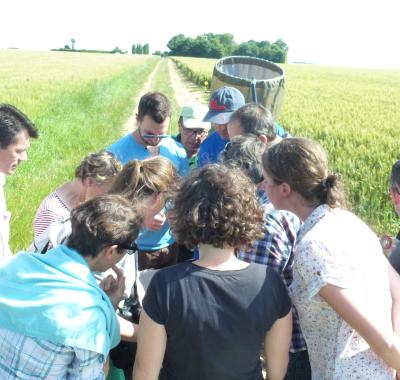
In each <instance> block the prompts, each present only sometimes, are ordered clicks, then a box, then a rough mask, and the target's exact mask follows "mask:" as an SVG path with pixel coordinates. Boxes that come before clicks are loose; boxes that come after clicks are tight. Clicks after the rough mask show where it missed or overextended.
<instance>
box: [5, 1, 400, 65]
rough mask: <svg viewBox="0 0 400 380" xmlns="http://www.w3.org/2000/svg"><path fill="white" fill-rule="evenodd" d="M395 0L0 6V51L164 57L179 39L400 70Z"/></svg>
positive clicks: (318, 61)
mask: <svg viewBox="0 0 400 380" xmlns="http://www.w3.org/2000/svg"><path fill="white" fill-rule="evenodd" d="M399 15H400V1H399V0H379V1H375V0H374V1H373V0H364V1H362V0H335V1H326V0H275V1H270V0H245V1H236V2H234V1H232V2H227V1H218V0H201V1H190V0H186V1H184V0H181V1H179V0H162V1H161V0H160V1H157V0H141V1H138V0H137V1H133V0H130V1H128V0H0V49H1V48H10V47H14V48H20V49H29V50H49V49H51V48H60V47H63V46H64V45H66V44H70V39H71V38H74V39H75V40H76V43H75V47H76V48H77V49H104V50H111V49H113V48H114V47H116V46H118V47H119V48H121V49H123V50H128V51H130V48H131V46H132V44H137V43H141V44H144V43H148V44H149V45H150V52H154V51H155V50H161V51H165V50H167V43H168V41H169V40H170V39H171V38H172V37H173V36H175V35H177V34H184V35H185V36H186V37H196V36H198V35H200V34H203V33H215V34H219V33H232V34H233V36H234V40H235V42H237V43H240V42H243V41H248V40H250V39H253V40H256V41H262V40H268V41H270V42H275V41H276V40H277V39H282V40H283V41H284V42H285V43H286V44H287V45H288V46H289V53H288V62H289V63H291V62H307V63H316V64H321V65H328V66H349V67H372V68H394V69H400V49H399V46H400V42H399V39H400V22H399V21H398V18H399Z"/></svg>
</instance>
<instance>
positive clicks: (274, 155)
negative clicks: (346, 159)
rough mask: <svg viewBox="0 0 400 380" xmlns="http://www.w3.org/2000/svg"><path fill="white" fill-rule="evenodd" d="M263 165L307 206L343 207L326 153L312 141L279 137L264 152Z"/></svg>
mask: <svg viewBox="0 0 400 380" xmlns="http://www.w3.org/2000/svg"><path fill="white" fill-rule="evenodd" d="M263 167H264V170H265V171H266V173H267V174H268V175H269V176H270V177H271V178H272V179H273V181H274V182H275V183H276V184H281V183H283V182H286V183H287V184H289V185H290V187H291V188H292V189H293V190H294V191H296V192H297V193H299V194H300V195H301V196H302V197H303V198H304V199H305V200H306V201H307V202H308V204H309V206H312V207H316V206H319V205H322V204H327V205H328V206H330V207H346V206H347V201H346V196H345V193H344V191H343V188H342V186H341V183H340V177H339V175H338V174H336V173H331V174H329V173H328V159H327V156H326V152H325V150H324V149H323V148H322V146H321V145H320V144H318V143H317V142H316V141H313V140H311V139H306V138H300V137H299V138H294V137H290V138H286V139H283V140H281V141H280V142H279V143H277V144H274V145H272V146H271V147H270V148H268V149H267V150H266V151H265V153H264V155H263Z"/></svg>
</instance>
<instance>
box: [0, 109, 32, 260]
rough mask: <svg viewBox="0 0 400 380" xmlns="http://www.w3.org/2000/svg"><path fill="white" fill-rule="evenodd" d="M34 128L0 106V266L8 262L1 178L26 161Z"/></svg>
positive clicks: (6, 214) (14, 111) (7, 215)
mask: <svg viewBox="0 0 400 380" xmlns="http://www.w3.org/2000/svg"><path fill="white" fill-rule="evenodd" d="M37 137H38V131H37V129H36V127H35V125H34V124H33V123H32V122H31V121H30V120H29V119H28V117H27V116H26V115H25V114H23V113H22V112H21V111H20V110H19V109H17V108H16V107H14V106H12V105H10V104H3V103H1V104H0V265H2V264H4V263H6V262H8V261H9V260H10V259H11V257H12V253H11V250H10V247H9V244H8V243H9V235H10V217H11V213H10V212H9V211H7V206H6V202H5V197H4V184H5V177H6V176H7V175H9V174H12V173H14V171H15V170H16V169H17V167H18V165H19V164H20V163H21V162H23V161H26V160H27V159H28V155H27V151H28V149H29V146H30V139H31V138H37Z"/></svg>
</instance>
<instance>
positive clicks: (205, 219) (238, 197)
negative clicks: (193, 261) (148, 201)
mask: <svg viewBox="0 0 400 380" xmlns="http://www.w3.org/2000/svg"><path fill="white" fill-rule="evenodd" d="M171 203H172V207H171V209H170V210H169V213H168V219H169V221H170V225H171V230H172V233H173V235H174V237H175V239H176V241H177V242H178V243H179V244H183V245H186V246H187V247H189V248H193V247H195V246H197V245H198V244H210V245H212V246H214V247H216V248H223V247H227V246H230V247H234V248H247V247H249V246H251V244H252V243H253V242H254V240H257V239H259V238H261V237H262V236H263V231H264V223H263V214H262V210H261V208H260V205H259V203H258V201H257V199H256V196H255V187H254V185H253V184H252V183H251V181H250V180H249V179H248V178H247V177H246V176H244V175H243V174H242V172H241V171H240V170H239V169H229V168H227V167H226V166H224V165H218V164H214V165H207V166H205V167H203V168H201V169H199V170H195V171H193V172H192V173H191V174H190V176H189V178H188V179H187V180H186V181H185V182H184V183H183V184H182V186H181V187H180V189H179V190H178V192H177V194H176V195H175V197H174V198H173V199H172V202H171Z"/></svg>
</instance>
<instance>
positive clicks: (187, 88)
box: [122, 58, 209, 135]
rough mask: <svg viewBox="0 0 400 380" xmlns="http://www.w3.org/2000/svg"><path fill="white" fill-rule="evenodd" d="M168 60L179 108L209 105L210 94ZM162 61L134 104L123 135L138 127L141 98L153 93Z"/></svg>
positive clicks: (124, 126)
mask: <svg viewBox="0 0 400 380" xmlns="http://www.w3.org/2000/svg"><path fill="white" fill-rule="evenodd" d="M166 59H168V72H169V76H170V78H171V83H172V88H173V90H174V96H175V99H176V101H177V103H178V105H179V107H183V106H184V105H185V104H190V103H202V104H205V105H207V103H208V97H209V94H208V93H207V92H205V91H204V90H203V89H201V88H200V87H198V86H197V85H195V84H194V83H192V82H190V81H188V80H187V79H186V78H185V77H184V76H183V74H182V73H180V72H179V70H178V69H177V67H176V65H175V63H174V62H173V61H172V60H171V59H169V58H166ZM160 64H161V60H160V62H158V64H157V65H156V67H155V68H154V70H153V71H152V72H151V74H150V75H149V77H148V78H147V81H146V83H145V85H144V86H143V88H142V91H141V92H140V94H139V95H138V97H137V98H136V99H135V100H134V102H133V108H132V109H133V112H132V115H131V116H130V117H129V119H128V120H127V121H126V122H125V124H124V125H123V127H122V128H123V134H124V135H125V134H127V133H129V132H132V131H133V130H134V129H135V126H136V111H137V107H138V104H139V100H140V98H141V97H142V96H143V95H144V94H145V93H146V92H149V91H151V89H152V85H153V82H154V78H155V77H156V75H157V72H158V69H159V67H160Z"/></svg>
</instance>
